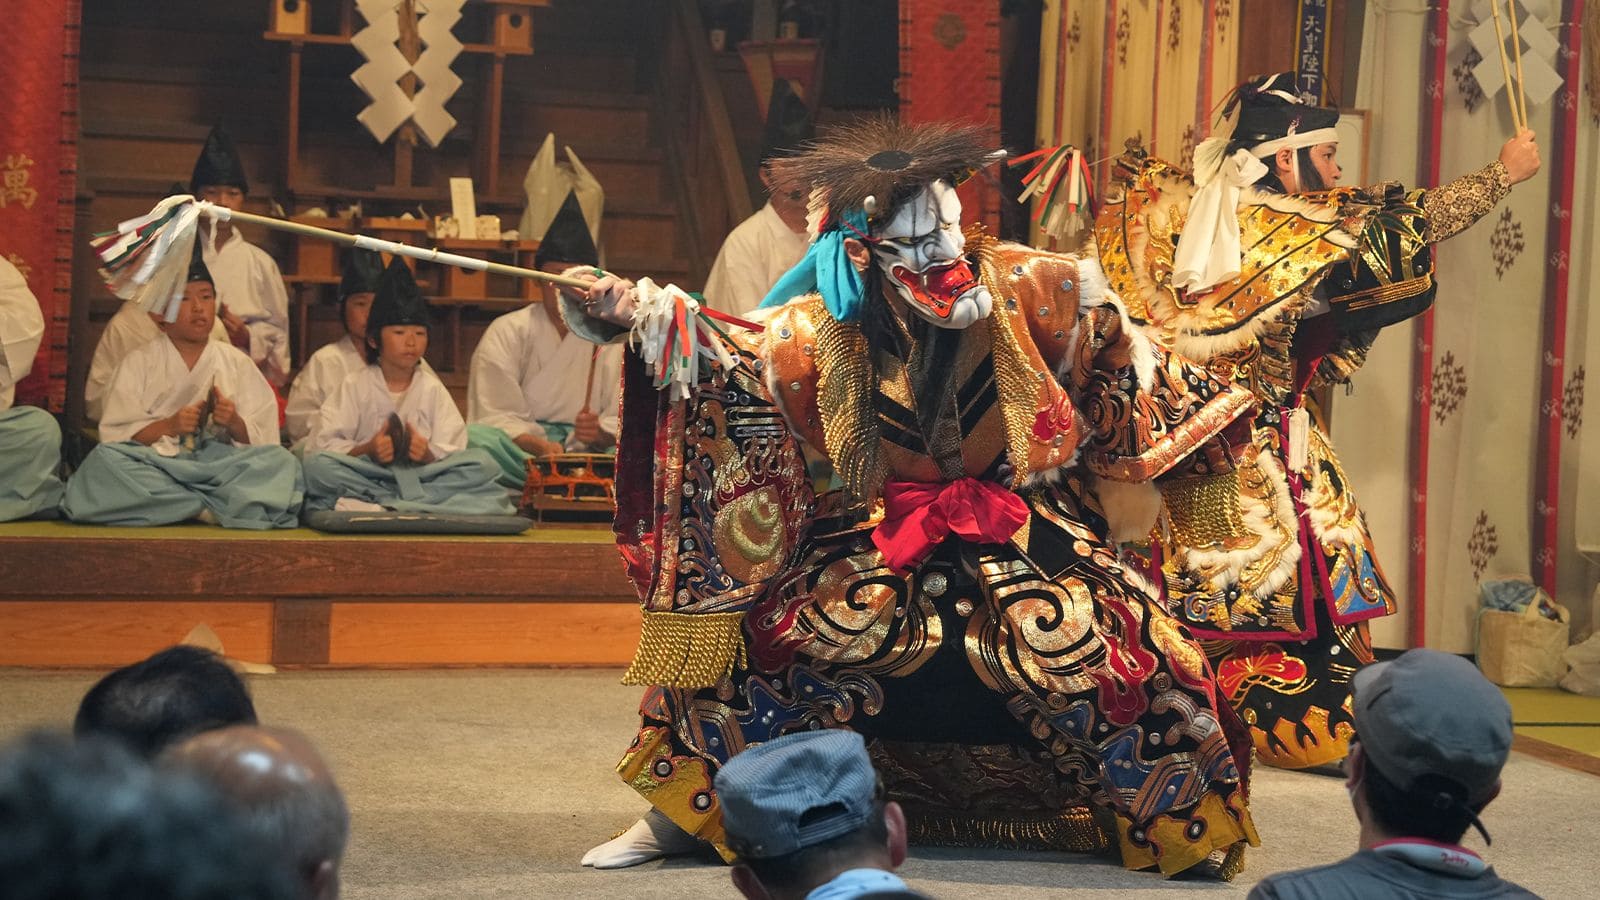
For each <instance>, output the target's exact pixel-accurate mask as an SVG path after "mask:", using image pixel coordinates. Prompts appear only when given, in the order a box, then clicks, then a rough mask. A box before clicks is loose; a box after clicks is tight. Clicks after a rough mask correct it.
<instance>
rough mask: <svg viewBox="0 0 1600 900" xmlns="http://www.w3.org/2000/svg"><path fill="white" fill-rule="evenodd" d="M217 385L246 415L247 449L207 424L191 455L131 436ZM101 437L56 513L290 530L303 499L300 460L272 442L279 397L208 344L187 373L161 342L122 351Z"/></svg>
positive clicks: (256, 373) (168, 441)
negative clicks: (147, 444) (126, 353)
mask: <svg viewBox="0 0 1600 900" xmlns="http://www.w3.org/2000/svg"><path fill="white" fill-rule="evenodd" d="M212 387H215V388H216V389H217V390H218V391H219V392H221V393H222V394H225V395H227V397H228V398H229V399H230V400H232V401H233V402H234V405H235V407H236V408H237V410H238V414H239V415H240V416H241V417H242V418H243V419H244V423H245V432H246V434H247V435H248V436H249V443H248V445H247V446H237V445H235V444H233V443H232V438H231V436H229V435H228V434H227V432H226V430H225V429H223V428H221V427H219V426H217V425H216V424H215V423H212V424H211V425H209V426H208V427H207V429H206V431H205V434H204V435H202V436H201V438H200V440H199V441H198V443H197V445H196V446H195V447H194V448H193V449H188V448H185V447H184V446H183V445H182V444H180V443H179V441H178V439H177V438H174V437H172V436H170V435H166V436H163V437H162V438H161V439H160V440H158V441H156V442H155V443H154V444H152V445H150V446H145V445H143V444H140V443H137V442H135V441H134V440H133V436H134V435H135V434H137V433H138V432H139V431H140V430H141V429H143V428H144V427H145V426H146V425H149V424H150V423H152V422H154V421H156V420H158V419H162V418H165V417H167V416H170V415H172V414H173V413H175V412H177V411H178V410H179V409H181V408H182V407H185V406H188V405H190V404H193V403H197V402H201V401H203V400H204V399H205V398H206V397H207V395H208V394H209V393H210V390H211V388H212ZM100 439H101V441H102V443H101V444H100V446H98V447H96V448H95V449H94V451H93V452H91V453H90V454H89V456H88V458H86V459H85V460H84V461H83V465H82V466H81V467H79V469H78V471H77V472H76V473H74V474H73V476H72V480H71V481H69V482H68V483H67V492H66V498H65V499H64V500H63V501H62V503H61V508H62V511H63V512H64V513H66V515H67V517H68V518H70V519H72V520H73V521H74V522H90V523H96V524H102V525H166V524H171V523H174V522H182V521H186V520H189V519H194V518H201V519H204V520H206V521H214V522H216V523H217V524H220V525H223V526H225V527H229V528H251V529H264V528H291V527H293V526H294V525H296V524H297V523H298V521H299V511H300V504H301V501H302V500H303V498H304V481H303V480H302V478H301V475H300V464H299V463H298V462H297V461H296V460H295V458H294V456H293V455H292V454H290V453H289V451H287V450H285V449H283V447H281V446H279V445H278V401H277V397H276V395H275V394H273V392H272V386H271V385H269V384H267V381H266V379H265V378H263V377H262V375H261V372H260V370H259V369H257V368H256V366H255V363H254V362H252V361H251V360H250V357H248V356H246V355H245V354H244V353H243V352H242V351H240V350H238V349H237V348H235V347H234V346H232V345H231V344H225V343H221V342H218V341H211V342H210V343H208V344H206V348H205V351H204V352H203V353H201V354H200V358H199V359H198V360H197V361H196V362H195V365H194V368H193V369H190V368H189V367H188V366H187V365H186V364H185V363H184V361H183V357H182V356H181V355H180V354H179V353H178V348H177V347H175V346H173V343H172V341H171V340H169V339H167V338H166V336H164V335H163V336H162V337H160V338H159V339H157V340H154V341H150V342H149V343H147V344H145V345H144V346H142V347H139V348H138V349H136V350H134V351H133V352H132V353H129V354H128V355H127V356H126V357H125V358H124V359H123V360H122V363H121V365H119V366H117V371H116V373H115V374H114V375H112V377H111V387H110V390H109V391H108V392H107V394H106V399H105V411H104V415H103V416H102V418H101V420H100Z"/></svg>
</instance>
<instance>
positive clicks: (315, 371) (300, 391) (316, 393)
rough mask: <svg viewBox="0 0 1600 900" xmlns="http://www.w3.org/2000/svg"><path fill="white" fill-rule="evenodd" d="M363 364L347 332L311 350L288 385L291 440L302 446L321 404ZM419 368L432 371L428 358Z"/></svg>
mask: <svg viewBox="0 0 1600 900" xmlns="http://www.w3.org/2000/svg"><path fill="white" fill-rule="evenodd" d="M366 367H367V360H366V358H365V357H363V356H362V355H361V348H359V347H357V346H356V342H355V340H354V339H353V338H351V337H350V335H348V334H347V335H345V336H344V337H342V338H340V339H338V340H337V341H334V342H333V343H331V344H324V345H322V347H321V348H320V349H319V350H317V352H315V353H313V354H311V358H310V359H309V360H307V361H306V364H305V366H304V367H302V368H301V369H300V374H298V375H296V376H295V377H294V385H293V386H292V387H290V388H289V402H288V404H287V406H285V408H284V428H283V430H284V433H285V434H286V435H288V437H289V441H290V443H292V444H293V445H294V446H295V447H297V448H298V447H302V446H304V444H305V442H306V438H308V437H310V435H311V429H312V427H313V426H315V425H316V424H317V414H318V413H319V412H321V411H322V404H324V403H326V402H327V400H328V398H329V397H332V396H333V392H334V391H336V390H338V389H339V385H341V384H344V380H345V379H346V378H349V377H350V373H352V372H355V371H358V370H360V369H365V368H366ZM422 369H423V371H426V372H431V371H433V370H432V369H431V368H430V367H429V366H428V361H427V360H423V361H422Z"/></svg>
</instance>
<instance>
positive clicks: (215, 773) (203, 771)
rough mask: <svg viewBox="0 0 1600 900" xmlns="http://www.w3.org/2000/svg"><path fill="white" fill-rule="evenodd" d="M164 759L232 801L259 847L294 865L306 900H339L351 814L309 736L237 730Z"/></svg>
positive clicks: (199, 738)
mask: <svg viewBox="0 0 1600 900" xmlns="http://www.w3.org/2000/svg"><path fill="white" fill-rule="evenodd" d="M162 759H163V761H165V762H167V763H168V764H170V765H172V766H174V767H177V768H181V769H183V770H186V771H188V772H192V773H194V774H196V775H199V776H200V777H202V778H205V779H206V780H208V781H210V782H211V783H212V784H214V785H216V787H217V788H218V789H219V790H220V791H221V792H222V793H223V795H224V796H226V797H228V798H229V799H230V800H232V801H233V802H234V803H235V804H236V805H237V806H238V807H239V809H240V810H241V811H242V812H243V813H244V816H245V821H246V823H247V824H248V825H249V827H250V829H251V830H252V831H253V832H254V833H255V834H256V836H257V837H258V838H259V839H260V840H261V842H262V843H263V844H264V845H266V846H268V847H269V848H275V850H276V852H277V853H278V854H280V858H281V859H283V860H285V861H286V862H287V863H289V864H290V865H292V866H293V867H294V870H295V873H296V874H297V875H298V876H299V877H300V879H301V881H302V883H303V885H304V888H305V890H304V896H306V897H308V898H317V900H329V898H333V897H337V896H338V895H339V860H340V859H341V857H343V855H344V845H345V840H346V838H348V836H349V833H350V814H349V812H348V811H347V810H346V809H345V804H344V796H343V795H342V794H340V793H339V786H338V785H337V784H335V783H334V781H333V773H332V772H331V771H329V769H328V764H327V762H326V761H324V760H323V758H322V755H321V754H320V753H318V752H317V749H316V747H314V746H312V744H311V742H310V741H309V740H307V739H306V737H305V735H303V734H301V733H299V732H298V731H293V730H291V729H287V728H263V727H260V726H255V725H236V726H233V727H230V728H222V729H218V730H216V731H208V732H205V733H203V734H198V735H195V736H194V737H192V738H190V739H188V740H186V741H184V742H183V743H181V744H178V745H177V746H175V747H173V748H171V749H170V750H168V751H167V752H166V753H165V754H163V756H162Z"/></svg>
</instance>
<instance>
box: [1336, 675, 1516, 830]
mask: <svg viewBox="0 0 1600 900" xmlns="http://www.w3.org/2000/svg"><path fill="white" fill-rule="evenodd" d="M1350 686H1351V693H1352V694H1353V695H1354V701H1355V702H1354V704H1353V706H1354V713H1355V722H1356V737H1357V738H1358V739H1359V740H1360V741H1361V746H1362V748H1363V749H1364V750H1365V751H1366V754H1367V757H1368V758H1369V759H1371V760H1372V762H1373V765H1375V766H1377V768H1378V771H1379V772H1381V773H1383V775H1384V776H1385V777H1387V778H1388V779H1389V780H1390V781H1392V782H1394V784H1395V786H1396V787H1398V788H1400V789H1401V790H1403V791H1408V792H1409V791H1412V790H1414V789H1415V788H1416V786H1417V779H1419V778H1421V777H1423V776H1425V775H1433V776H1437V777H1440V778H1446V779H1449V780H1450V781H1452V782H1455V783H1456V784H1458V785H1460V786H1461V787H1462V788H1463V789H1464V790H1465V792H1466V798H1465V799H1466V801H1467V802H1468V803H1470V804H1478V803H1482V802H1484V801H1485V800H1488V799H1489V798H1490V797H1491V796H1493V794H1494V788H1495V785H1496V784H1498V783H1499V781H1500V770H1501V769H1502V768H1504V766H1505V764H1506V757H1507V756H1509V755H1510V754H1511V736H1512V728H1511V704H1510V703H1507V702H1506V698H1505V695H1504V694H1502V693H1500V689H1499V688H1497V687H1495V686H1494V685H1493V684H1490V683H1489V679H1487V678H1484V677H1483V673H1482V672H1479V671H1478V667H1477V666H1474V665H1473V664H1472V663H1470V662H1467V661H1466V660H1465V659H1462V658H1461V657H1459V656H1455V655H1453V654H1449V653H1440V652H1439V651H1437V650H1424V649H1416V650H1407V651H1406V652H1404V653H1402V654H1400V656H1398V657H1397V658H1395V659H1394V660H1393V661H1391V662H1382V663H1374V664H1372V665H1370V666H1366V667H1365V668H1363V669H1361V670H1360V671H1358V672H1356V674H1355V677H1354V678H1353V679H1351V684H1350Z"/></svg>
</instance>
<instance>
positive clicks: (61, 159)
mask: <svg viewBox="0 0 1600 900" xmlns="http://www.w3.org/2000/svg"><path fill="white" fill-rule="evenodd" d="M79 15H80V6H79V3H78V0H65V2H52V3H12V4H8V6H7V12H6V23H5V28H4V29H3V32H0V34H3V36H0V62H3V64H4V71H5V73H6V98H5V102H3V103H0V256H3V257H5V258H6V259H7V260H9V261H10V262H11V264H12V265H14V266H16V267H17V269H18V271H20V272H21V273H22V276H23V278H25V279H26V280H27V282H28V287H29V288H30V289H31V290H32V291H33V295H34V296H35V297H37V298H39V306H40V308H41V309H42V310H43V312H44V319H45V339H44V341H42V342H41V343H40V345H39V356H38V358H36V359H35V360H34V365H33V372H32V373H31V374H30V375H29V376H28V377H27V378H25V379H23V381H22V382H21V383H20V384H19V385H17V397H16V402H17V403H18V404H23V403H28V404H34V405H38V406H45V407H48V408H49V409H52V410H55V411H58V412H59V411H60V410H61V407H62V403H63V401H64V400H65V397H66V388H67V382H66V372H67V325H68V320H69V314H70V309H71V301H72V214H73V197H74V194H75V191H76V178H77V168H78V25H79Z"/></svg>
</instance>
